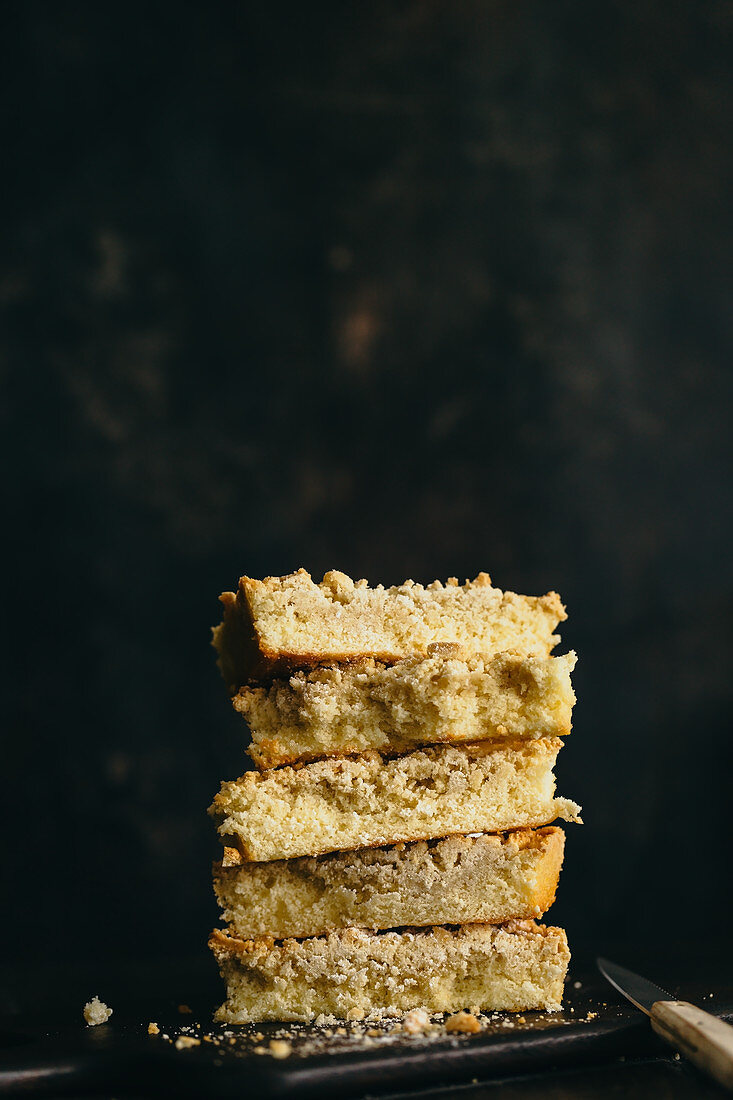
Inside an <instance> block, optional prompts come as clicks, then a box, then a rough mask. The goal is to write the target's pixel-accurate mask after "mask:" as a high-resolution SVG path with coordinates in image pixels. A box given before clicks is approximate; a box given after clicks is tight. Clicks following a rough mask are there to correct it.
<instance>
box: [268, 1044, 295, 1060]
mask: <svg viewBox="0 0 733 1100" xmlns="http://www.w3.org/2000/svg"><path fill="white" fill-rule="evenodd" d="M292 1053H293V1048H292V1046H291V1044H290V1043H288V1042H286V1041H285V1040H284V1039H270V1054H271V1055H272V1056H273V1058H289V1057H290V1055H291V1054H292Z"/></svg>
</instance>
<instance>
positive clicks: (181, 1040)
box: [175, 1035, 201, 1050]
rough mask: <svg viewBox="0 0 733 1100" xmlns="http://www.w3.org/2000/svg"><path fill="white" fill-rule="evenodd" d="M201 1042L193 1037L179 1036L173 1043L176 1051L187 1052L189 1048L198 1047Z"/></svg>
mask: <svg viewBox="0 0 733 1100" xmlns="http://www.w3.org/2000/svg"><path fill="white" fill-rule="evenodd" d="M200 1046H201V1040H200V1039H195V1038H194V1037H193V1035H179V1036H178V1038H177V1039H176V1042H175V1047H176V1050H189V1048H190V1047H200Z"/></svg>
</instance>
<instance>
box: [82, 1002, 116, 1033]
mask: <svg viewBox="0 0 733 1100" xmlns="http://www.w3.org/2000/svg"><path fill="white" fill-rule="evenodd" d="M111 1015H112V1009H111V1008H109V1007H108V1006H107V1005H106V1004H105V1003H104V1001H100V999H99V997H92V999H91V1001H87V1003H86V1004H85V1005H84V1019H85V1020H86V1022H87V1023H88V1024H89V1026H90V1027H96V1026H97V1024H106V1023H107V1020H109V1018H110V1016H111Z"/></svg>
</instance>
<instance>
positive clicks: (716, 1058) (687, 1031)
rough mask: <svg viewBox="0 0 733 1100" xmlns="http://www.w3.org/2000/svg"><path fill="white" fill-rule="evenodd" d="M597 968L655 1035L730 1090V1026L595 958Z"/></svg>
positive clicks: (732, 1086)
mask: <svg viewBox="0 0 733 1100" xmlns="http://www.w3.org/2000/svg"><path fill="white" fill-rule="evenodd" d="M596 963H597V965H598V969H599V970H600V972H601V974H602V975H603V977H604V978H606V979H607V980H608V981H609V982H610V983H611V985H612V986H613V987H614V988H615V989H617V990H618V991H619V993H623V995H624V997H626V998H627V1000H629V1001H631V1003H632V1005H635V1006H636V1007H637V1008H640V1009H641V1011H642V1012H646V1014H647V1016H649V1017H650V1019H651V1022H652V1027H653V1028H654V1030H655V1031H656V1033H657V1035H660V1036H661V1037H662V1039H664V1040H665V1042H667V1043H670V1044H671V1045H672V1046H673V1047H676V1048H677V1050H680V1051H682V1053H683V1054H684V1055H685V1056H686V1057H687V1058H689V1059H690V1061H691V1062H694V1063H695V1065H696V1066H697V1067H698V1069H701V1070H703V1072H704V1073H708V1074H709V1075H710V1076H711V1077H714V1078H715V1080H716V1081H718V1082H719V1083H720V1084H721V1085H723V1086H724V1087H725V1088H727V1089H730V1090H732V1091H733V1026H731V1024H727V1023H726V1022H725V1020H719V1019H718V1017H717V1016H713V1015H711V1013H709V1012H705V1011H704V1010H703V1009H702V1008H698V1007H697V1006H696V1005H693V1004H690V1002H689V1001H676V1000H675V999H674V998H673V997H671V996H670V995H669V993H665V991H664V990H663V989H660V988H659V986H658V985H654V984H653V983H652V982H648V981H647V980H646V978H642V977H640V976H639V975H638V974H634V973H633V972H632V971H631V970H625V969H624V968H623V966H617V965H616V963H612V962H609V961H608V959H596Z"/></svg>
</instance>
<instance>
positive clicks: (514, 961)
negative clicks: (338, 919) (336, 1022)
mask: <svg viewBox="0 0 733 1100" xmlns="http://www.w3.org/2000/svg"><path fill="white" fill-rule="evenodd" d="M209 945H210V947H211V949H212V951H213V952H214V955H215V957H216V960H217V962H218V964H219V969H220V970H221V975H222V977H223V978H224V980H225V982H226V986H227V999H226V1001H225V1003H224V1004H223V1005H222V1006H221V1008H220V1009H218V1011H217V1013H216V1016H215V1019H217V1020H220V1021H223V1022H225V1023H229V1024H246V1023H250V1022H257V1021H264V1020H282V1021H285V1020H300V1021H309V1020H314V1019H316V1017H318V1016H321V1015H324V1016H327V1017H328V1016H334V1017H336V1018H337V1019H350V1020H354V1019H365V1018H367V1019H369V1018H372V1019H373V1018H379V1017H383V1016H400V1015H402V1014H403V1013H405V1012H407V1011H409V1010H410V1009H414V1008H422V1009H425V1010H426V1011H427V1012H431V1013H433V1012H456V1011H459V1010H461V1009H465V1008H474V1007H478V1008H479V1009H480V1010H482V1011H485V1012H488V1011H501V1010H507V1011H514V1012H518V1011H521V1012H524V1011H527V1010H530V1009H547V1010H550V1011H553V1010H556V1009H558V1008H559V1007H560V1004H561V1001H562V994H563V982H564V980H565V975H566V973H567V968H568V963H569V961H570V952H569V950H568V944H567V938H566V936H565V932H564V931H563V930H562V929H561V928H546V927H543V926H542V925H537V924H535V923H534V921H527V922H521V921H518V922H516V923H512V924H508V925H491V924H467V925H464V926H463V927H461V928H430V929H422V930H414V931H413V930H411V929H407V930H403V931H399V932H365V931H363V930H362V929H358V928H347V929H345V930H344V931H342V932H332V933H330V934H329V935H328V936H324V937H321V938H316V939H306V940H292V939H290V940H284V941H280V942H275V941H273V940H271V939H255V940H241V939H236V938H234V937H232V936H229V935H228V934H227V933H225V932H221V931H215V932H213V933H212V934H211V938H210V940H209Z"/></svg>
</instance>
